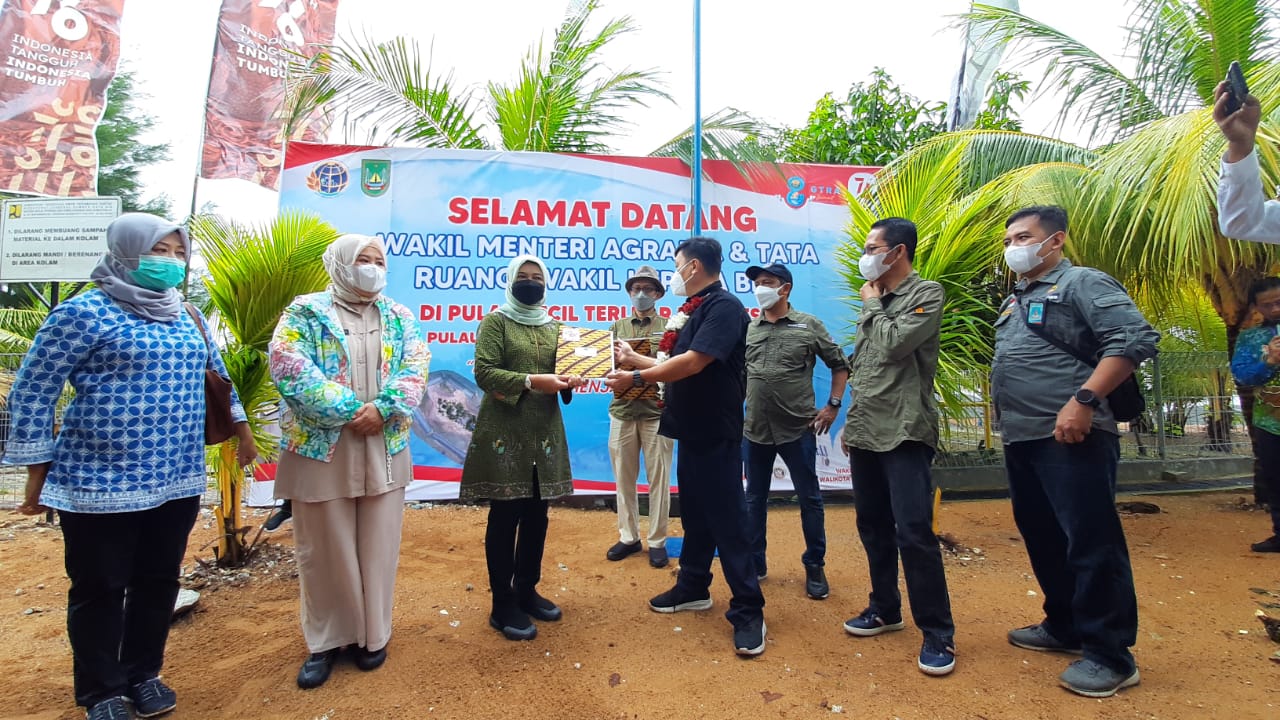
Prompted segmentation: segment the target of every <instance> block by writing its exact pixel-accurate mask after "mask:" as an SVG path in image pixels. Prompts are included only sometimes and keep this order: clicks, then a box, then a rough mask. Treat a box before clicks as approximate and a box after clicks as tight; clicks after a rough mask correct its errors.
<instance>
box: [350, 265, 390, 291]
mask: <svg viewBox="0 0 1280 720" xmlns="http://www.w3.org/2000/svg"><path fill="white" fill-rule="evenodd" d="M351 271H352V272H351V276H352V277H351V284H352V285H355V286H356V287H357V288H359V289H360V292H363V293H365V294H368V295H377V294H378V293H380V292H382V288H384V287H386V286H387V270H386V268H381V267H378V266H377V265H357V266H355V267H354V268H352V269H351Z"/></svg>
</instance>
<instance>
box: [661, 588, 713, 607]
mask: <svg viewBox="0 0 1280 720" xmlns="http://www.w3.org/2000/svg"><path fill="white" fill-rule="evenodd" d="M649 609H650V610H652V611H654V612H660V613H677V612H683V611H685V610H710V609H711V592H710V591H709V590H703V591H702V595H700V596H690V595H689V594H688V593H687V592H685V591H684V590H682V589H681V588H680V587H679V586H678V585H677V586H676V587H673V588H671V589H670V590H668V591H666V592H664V593H662V594H661V595H658V596H657V597H655V598H653V599H652V600H650V601H649Z"/></svg>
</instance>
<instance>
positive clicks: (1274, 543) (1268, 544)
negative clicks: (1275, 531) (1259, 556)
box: [1249, 535, 1280, 553]
mask: <svg viewBox="0 0 1280 720" xmlns="http://www.w3.org/2000/svg"><path fill="white" fill-rule="evenodd" d="M1249 549H1251V550H1253V551H1254V552H1273V553H1280V535H1272V536H1271V537H1269V538H1267V539H1266V540H1263V541H1262V542H1256V543H1254V544H1252V545H1250V546H1249Z"/></svg>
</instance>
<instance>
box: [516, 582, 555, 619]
mask: <svg viewBox="0 0 1280 720" xmlns="http://www.w3.org/2000/svg"><path fill="white" fill-rule="evenodd" d="M520 609H521V610H523V611H525V612H526V613H528V614H529V616H530V617H532V618H533V619H534V620H544V621H546V622H555V621H557V620H559V619H560V618H561V617H562V616H563V615H564V613H562V612H561V611H560V607H559V606H558V605H556V604H555V603H553V602H551V601H550V600H548V599H546V598H544V597H542V596H541V595H539V594H538V591H537V590H532V591H530V592H529V593H528V594H526V595H525V596H524V597H521V598H520Z"/></svg>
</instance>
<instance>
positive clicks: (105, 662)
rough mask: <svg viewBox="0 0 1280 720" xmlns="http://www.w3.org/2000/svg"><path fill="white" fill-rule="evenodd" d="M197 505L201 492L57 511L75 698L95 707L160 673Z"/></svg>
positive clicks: (86, 705)
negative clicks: (151, 504) (121, 508)
mask: <svg viewBox="0 0 1280 720" xmlns="http://www.w3.org/2000/svg"><path fill="white" fill-rule="evenodd" d="M199 512H200V498H199V497H198V496H197V497H189V498H182V499H181V500H173V501H170V502H167V503H165V504H164V505H161V506H160V507H157V508H152V509H150V510H141V511H138V512H122V513H74V512H63V511H59V513H58V517H59V520H60V521H61V523H62V537H63V549H64V551H65V555H64V557H65V563H66V568H67V577H68V578H70V579H71V589H70V590H69V591H68V592H67V635H68V636H69V638H70V640H71V653H72V657H73V663H72V665H73V674H74V679H75V693H76V704H78V705H81V706H84V707H92V706H93V705H95V704H97V703H99V702H101V701H103V700H106V699H107V698H112V697H116V696H119V695H125V694H126V693H127V691H128V689H129V686H130V685H134V684H136V683H140V682H142V681H144V680H150V679H151V678H154V677H156V676H157V675H159V674H160V668H161V667H162V666H163V665H164V646H165V642H166V641H168V639H169V622H170V620H171V619H172V618H173V604H174V601H175V600H177V597H178V573H179V571H180V569H181V567H182V557H183V555H185V554H186V552H187V536H188V535H190V534H191V528H192V526H193V525H195V522H196V516H197V515H198V514H199Z"/></svg>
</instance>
